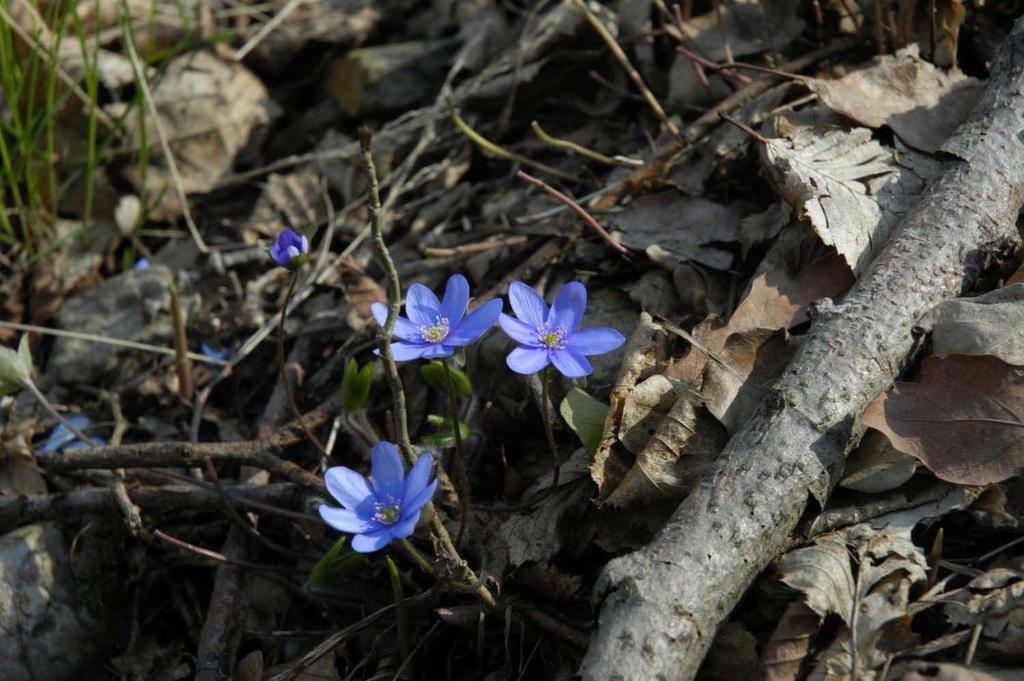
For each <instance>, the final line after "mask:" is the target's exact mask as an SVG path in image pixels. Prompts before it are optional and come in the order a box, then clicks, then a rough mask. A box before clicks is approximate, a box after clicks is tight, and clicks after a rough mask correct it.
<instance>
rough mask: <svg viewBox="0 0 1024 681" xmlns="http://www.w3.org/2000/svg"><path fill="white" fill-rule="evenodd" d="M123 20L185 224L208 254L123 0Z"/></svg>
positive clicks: (131, 53)
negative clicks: (189, 205) (147, 78)
mask: <svg viewBox="0 0 1024 681" xmlns="http://www.w3.org/2000/svg"><path fill="white" fill-rule="evenodd" d="M121 12H122V15H123V16H122V21H123V24H124V26H125V30H124V46H125V48H127V50H128V59H129V60H130V61H131V63H132V69H133V70H134V71H135V74H136V76H137V77H136V82H137V83H138V86H139V89H140V90H141V91H142V98H143V100H145V102H146V107H147V108H148V109H149V113H150V116H152V118H153V127H154V128H155V129H156V135H157V137H158V138H160V147H161V149H163V152H164V158H165V159H166V161H167V169H168V170H169V171H170V173H171V180H172V182H173V184H174V191H175V192H176V193H177V195H178V201H179V202H180V203H181V212H182V215H183V216H184V218H185V224H187V225H188V231H189V233H190V234H191V235H192V240H193V241H195V243H196V248H198V249H199V252H200V253H203V254H206V253H209V252H210V247H209V246H207V245H206V242H205V241H203V236H202V235H201V234H200V233H199V228H198V227H196V223H195V221H194V220H193V219H192V211H191V210H189V207H188V197H187V196H186V195H185V185H184V184H183V183H182V181H181V174H180V173H179V172H178V162H177V161H175V159H174V152H173V151H172V150H171V145H170V143H169V142H168V141H167V133H166V132H165V131H164V126H163V123H162V122H161V121H160V112H159V111H158V110H157V108H156V101H155V100H154V99H153V93H152V92H151V91H150V89H149V83H148V82H146V71H145V69H144V67H143V65H142V60H141V59H139V53H138V51H137V50H136V49H135V36H134V35H133V34H132V31H131V27H130V25H129V23H128V9H127V1H126V0H123V1H122V5H121Z"/></svg>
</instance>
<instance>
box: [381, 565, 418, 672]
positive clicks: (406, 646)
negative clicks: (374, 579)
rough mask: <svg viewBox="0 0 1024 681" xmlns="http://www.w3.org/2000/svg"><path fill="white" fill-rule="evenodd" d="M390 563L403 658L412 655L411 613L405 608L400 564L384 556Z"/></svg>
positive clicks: (399, 645)
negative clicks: (410, 641) (410, 635)
mask: <svg viewBox="0 0 1024 681" xmlns="http://www.w3.org/2000/svg"><path fill="white" fill-rule="evenodd" d="M384 560H385V561H387V564H388V576H389V577H390V578H391V597H392V598H394V599H395V624H396V625H397V627H398V649H399V651H400V652H401V653H402V659H403V660H408V659H409V657H410V656H411V654H412V653H411V652H410V651H411V650H412V645H411V644H410V643H409V640H410V637H409V613H407V612H406V610H405V593H404V592H403V590H402V577H401V576H400V575H399V574H398V566H397V565H395V561H393V560H391V556H384Z"/></svg>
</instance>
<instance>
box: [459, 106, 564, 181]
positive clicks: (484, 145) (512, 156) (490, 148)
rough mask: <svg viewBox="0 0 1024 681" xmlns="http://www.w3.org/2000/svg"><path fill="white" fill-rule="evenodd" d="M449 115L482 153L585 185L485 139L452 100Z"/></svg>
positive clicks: (557, 170)
mask: <svg viewBox="0 0 1024 681" xmlns="http://www.w3.org/2000/svg"><path fill="white" fill-rule="evenodd" d="M448 114H449V115H450V116H451V118H452V122H453V123H455V126H456V127H457V128H458V129H459V130H460V131H462V134H463V135H465V136H466V137H468V138H469V139H470V141H472V142H473V143H474V144H476V145H477V146H478V147H480V149H481V150H482V151H484V152H485V153H487V154H490V155H491V156H494V157H497V158H500V159H503V160H505V161H514V162H516V163H521V164H523V165H524V166H529V167H531V168H536V169H537V170H540V171H541V172H545V173H547V174H548V175H552V176H554V177H557V178H559V179H561V180H565V181H566V182H579V183H583V180H581V179H580V178H578V177H576V176H574V175H570V174H569V173H564V172H562V171H561V170H559V169H558V168H552V167H551V166H549V165H546V164H544V163H540V162H538V161H534V160H533V159H532V158H527V157H526V156H522V155H520V154H517V153H515V152H513V151H509V150H507V149H505V148H503V147H501V146H499V145H497V144H495V143H494V142H492V141H491V140H489V139H487V138H486V137H484V136H483V135H481V134H480V133H478V132H477V131H476V130H474V129H473V128H472V127H471V126H470V125H469V123H467V122H466V121H465V119H463V118H462V116H460V115H459V112H458V111H456V110H455V105H454V104H452V103H451V100H449V102H448Z"/></svg>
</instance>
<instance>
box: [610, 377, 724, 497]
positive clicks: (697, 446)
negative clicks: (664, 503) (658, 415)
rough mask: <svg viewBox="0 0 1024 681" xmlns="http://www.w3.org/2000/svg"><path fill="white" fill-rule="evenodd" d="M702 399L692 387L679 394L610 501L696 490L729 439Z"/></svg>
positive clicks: (679, 493) (667, 495)
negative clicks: (703, 405) (701, 401)
mask: <svg viewBox="0 0 1024 681" xmlns="http://www.w3.org/2000/svg"><path fill="white" fill-rule="evenodd" d="M698 402H699V399H698V398H697V397H696V396H695V395H693V394H691V393H684V394H683V395H681V396H680V397H679V398H678V399H677V400H676V403H675V404H674V405H673V406H672V409H671V411H669V413H668V414H666V415H665V418H663V419H662V421H661V423H660V424H659V425H658V429H657V431H655V433H654V435H652V436H651V437H650V439H649V440H648V441H647V445H646V446H645V447H644V448H643V450H642V451H641V452H640V454H639V455H638V456H637V458H636V463H634V464H633V466H632V468H630V470H629V472H628V473H626V475H625V477H624V478H623V479H622V482H621V483H620V484H619V485H618V486H617V487H616V488H615V490H614V491H612V492H611V494H609V495H608V496H607V498H605V499H604V500H603V501H604V503H607V504H610V505H612V506H616V507H625V506H635V505H642V504H650V503H654V502H657V501H661V500H663V499H665V498H682V497H685V496H686V495H687V494H689V493H690V490H691V489H693V485H694V484H695V483H696V482H697V479H698V478H699V477H700V475H701V473H703V472H704V471H705V470H706V469H707V467H708V466H709V465H710V464H711V462H712V461H714V459H715V457H716V456H718V453H719V452H720V451H721V450H722V447H724V446H725V443H726V441H727V440H728V439H729V438H728V434H727V433H726V432H725V429H724V428H722V426H721V425H720V424H719V423H718V422H717V421H716V420H715V418H714V417H712V416H711V414H709V413H708V412H707V410H706V409H704V408H703V407H700V406H699V405H698Z"/></svg>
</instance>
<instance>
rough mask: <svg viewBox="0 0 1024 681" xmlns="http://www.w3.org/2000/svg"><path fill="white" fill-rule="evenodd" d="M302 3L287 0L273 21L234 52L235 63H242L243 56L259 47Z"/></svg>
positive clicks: (298, 0)
mask: <svg viewBox="0 0 1024 681" xmlns="http://www.w3.org/2000/svg"><path fill="white" fill-rule="evenodd" d="M302 2H303V0H288V4H286V5H285V6H284V7H282V8H281V11H280V12H278V13H277V14H275V15H274V18H273V19H271V20H270V21H268V22H267V23H265V24H263V26H262V27H261V28H260V30H259V31H257V32H256V35H254V36H253V37H251V38H249V40H247V41H246V43H245V44H244V45H242V46H241V47H240V48H238V51H237V52H235V57H234V58H235V61H242V60H243V59H245V56H246V55H247V54H249V53H250V52H252V50H253V49H254V48H255V47H256V46H257V45H259V44H260V42H261V41H262V40H263V39H264V38H266V37H267V36H268V35H270V33H271V31H273V30H274V29H275V28H277V27H278V26H280V25H281V23H282V22H283V21H284V20H285V19H287V18H288V16H289V15H290V14H291V13H292V12H294V11H295V10H296V9H297V8H298V6H299V5H301V4H302Z"/></svg>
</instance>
